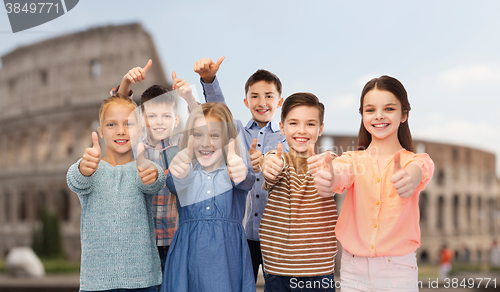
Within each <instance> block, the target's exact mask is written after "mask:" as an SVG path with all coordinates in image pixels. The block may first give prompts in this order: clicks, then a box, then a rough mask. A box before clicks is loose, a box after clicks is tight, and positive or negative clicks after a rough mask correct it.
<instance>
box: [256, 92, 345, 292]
mask: <svg viewBox="0 0 500 292" xmlns="http://www.w3.org/2000/svg"><path fill="white" fill-rule="evenodd" d="M324 111H325V109H324V105H323V104H322V103H321V102H319V100H318V98H317V97H316V96H315V95H314V94H311V93H295V94H292V95H291V96H289V97H288V98H287V99H286V100H285V102H284V103H283V106H282V111H281V122H280V129H281V133H282V134H283V135H285V137H286V140H287V143H288V146H289V149H290V150H289V153H286V152H283V147H282V145H281V144H278V148H277V150H273V151H270V152H268V153H267V154H266V155H265V157H264V159H263V160H262V162H261V167H262V174H263V176H264V180H265V181H264V184H263V186H262V188H263V189H264V190H267V191H268V202H267V205H266V208H265V211H264V215H263V216H262V221H261V224H260V228H259V237H260V242H261V249H262V257H263V260H264V279H265V291H291V289H294V288H306V289H308V290H307V291H335V282H334V279H333V272H334V265H335V255H336V254H337V239H336V237H335V224H336V222H337V206H336V204H335V200H334V198H333V196H331V197H328V198H322V197H320V196H319V195H318V192H317V190H316V187H315V185H314V178H313V176H312V175H311V173H310V172H309V171H308V164H307V159H308V158H309V157H310V156H311V155H314V144H315V143H316V141H317V139H318V136H321V133H322V132H323V126H324V124H323V118H324ZM324 154H325V155H331V156H334V154H333V153H331V152H326V153H324Z"/></svg>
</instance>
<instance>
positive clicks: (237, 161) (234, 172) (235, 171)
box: [227, 139, 247, 184]
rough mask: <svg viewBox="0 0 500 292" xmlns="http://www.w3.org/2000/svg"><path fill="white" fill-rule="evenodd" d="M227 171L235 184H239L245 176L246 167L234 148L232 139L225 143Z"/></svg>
mask: <svg viewBox="0 0 500 292" xmlns="http://www.w3.org/2000/svg"><path fill="white" fill-rule="evenodd" d="M227 172H228V173H229V177H230V178H231V180H232V181H233V182H234V183H235V184H239V183H240V182H242V181H244V180H245V178H246V177H247V167H246V165H245V163H244V162H243V159H242V158H241V157H239V156H238V155H237V154H236V152H235V150H234V139H231V141H229V144H228V145H227Z"/></svg>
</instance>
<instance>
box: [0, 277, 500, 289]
mask: <svg viewBox="0 0 500 292" xmlns="http://www.w3.org/2000/svg"><path fill="white" fill-rule="evenodd" d="M485 277H486V278H492V280H491V281H490V284H489V286H488V289H485V287H484V284H485V283H486V280H483V282H482V285H481V286H482V287H481V288H479V289H478V288H477V283H478V280H477V279H478V278H485ZM456 278H457V279H459V283H460V281H461V280H462V279H464V278H465V279H466V282H467V280H469V279H474V282H475V283H476V284H475V287H474V288H463V287H457V288H452V287H450V288H445V287H444V285H445V282H444V281H439V287H438V288H433V287H432V285H431V288H429V281H428V279H421V280H422V285H423V288H422V289H420V291H429V292H431V291H432V292H445V291H449V290H453V291H468V292H473V291H500V273H488V274H484V273H470V274H467V275H459V276H457V277H456ZM494 279H496V289H495V286H494V284H495V283H494V282H493V281H494ZM431 280H433V279H431ZM434 280H435V279H434ZM466 282H464V283H466ZM470 283H472V281H471V282H470ZM78 285H79V275H78V274H70V275H49V276H47V277H44V278H41V279H26V278H11V277H8V276H7V275H5V274H0V292H11V291H13V292H14V291H15V292H77V291H78ZM263 291H264V279H263V277H262V274H261V275H259V278H258V280H257V292H263ZM337 292H339V290H337Z"/></svg>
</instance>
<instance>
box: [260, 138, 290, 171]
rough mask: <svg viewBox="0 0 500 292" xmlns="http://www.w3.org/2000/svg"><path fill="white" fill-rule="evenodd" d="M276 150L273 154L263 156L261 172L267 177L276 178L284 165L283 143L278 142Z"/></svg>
mask: <svg viewBox="0 0 500 292" xmlns="http://www.w3.org/2000/svg"><path fill="white" fill-rule="evenodd" d="M276 150H277V152H276V154H275V155H268V156H266V157H265V158H264V162H263V164H264V167H263V170H262V174H263V175H264V176H265V177H267V178H268V179H276V178H277V177H278V175H279V174H280V173H281V171H283V167H284V166H285V163H284V161H283V145H281V143H279V144H278V148H277V149H276Z"/></svg>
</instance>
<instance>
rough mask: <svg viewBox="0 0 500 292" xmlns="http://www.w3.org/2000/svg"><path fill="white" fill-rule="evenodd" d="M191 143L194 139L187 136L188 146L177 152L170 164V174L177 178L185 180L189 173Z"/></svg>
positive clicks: (191, 157)
mask: <svg viewBox="0 0 500 292" xmlns="http://www.w3.org/2000/svg"><path fill="white" fill-rule="evenodd" d="M193 141H194V137H193V136H189V140H188V145H187V147H186V148H185V149H183V150H182V151H179V152H178V153H177V155H175V157H174V159H172V163H170V167H169V170H170V173H172V175H173V176H175V177H177V178H185V177H186V176H187V175H188V174H189V171H191V160H193V148H194V147H193Z"/></svg>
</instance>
